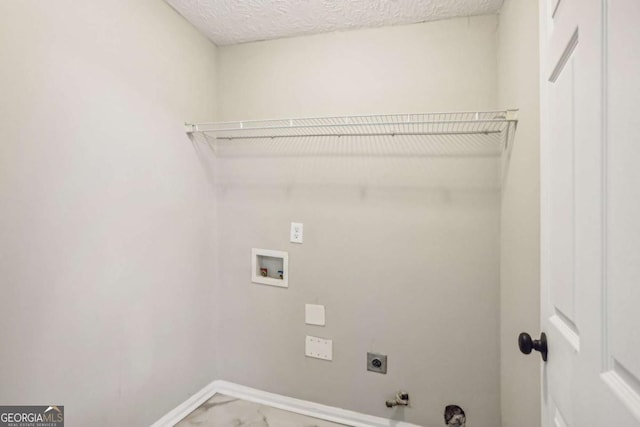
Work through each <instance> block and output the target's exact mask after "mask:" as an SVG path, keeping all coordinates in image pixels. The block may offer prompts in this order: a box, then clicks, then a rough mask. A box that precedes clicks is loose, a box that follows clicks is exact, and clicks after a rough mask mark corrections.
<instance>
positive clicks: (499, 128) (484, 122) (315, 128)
mask: <svg viewBox="0 0 640 427" xmlns="http://www.w3.org/2000/svg"><path fill="white" fill-rule="evenodd" d="M516 124H517V110H502V111H484V112H454V113H417V114H379V115H362V116H342V117H314V118H295V119H276V120H249V121H237V122H219V123H195V124H186V125H185V126H186V131H187V133H189V134H191V135H196V134H202V135H205V136H206V137H207V139H208V140H210V139H214V140H215V142H216V143H218V144H221V145H223V144H224V143H228V142H233V141H237V142H242V141H245V142H252V143H256V142H259V141H260V140H272V139H282V140H286V139H291V138H298V139H300V140H304V141H310V140H314V139H317V138H328V137H329V138H342V137H348V138H345V139H348V140H353V139H361V138H362V137H372V138H373V137H378V138H380V137H384V138H385V139H388V138H387V137H391V138H393V139H396V137H397V140H398V141H401V140H407V139H411V140H420V141H426V142H430V143H433V141H434V140H437V142H438V144H442V143H445V144H446V140H447V139H451V138H448V137H452V138H453V141H452V143H455V140H456V139H457V140H464V141H465V144H467V145H468V144H469V141H473V139H474V138H476V137H478V138H479V139H482V140H483V141H485V142H486V141H489V142H490V145H491V146H492V147H493V148H494V149H495V150H497V152H498V153H499V152H501V151H502V150H503V149H505V148H506V147H507V145H508V142H509V139H510V138H511V137H512V136H513V133H514V132H513V131H514V130H515V127H516Z"/></svg>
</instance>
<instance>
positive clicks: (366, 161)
mask: <svg viewBox="0 0 640 427" xmlns="http://www.w3.org/2000/svg"><path fill="white" fill-rule="evenodd" d="M496 26H497V18H496V17H495V16H486V17H476V18H471V19H467V18H463V19H456V20H450V21H441V22H434V23H428V24H420V25H413V26H404V27H392V28H384V29H373V30H363V31H353V32H345V33H333V34H325V35H318V36H311V37H301V38H292V39H284V40H276V41H269V42H260V43H251V44H245V45H238V46H233V47H224V48H220V49H219V62H218V67H219V68H218V81H219V87H218V91H219V98H218V100H219V115H220V119H222V120H232V119H251V118H274V117H290V116H294V117H295V116H307V115H308V116H313V115H335V114H351V113H353V114H355V113H358V114H359V113H390V112H415V111H447V110H466V109H471V110H474V109H491V108H494V107H495V106H496V95H497V87H496V72H497V70H496V66H497V57H496ZM390 143H392V142H390V141H369V143H368V144H367V143H365V144H364V145H359V144H358V143H355V142H353V141H351V142H349V143H347V142H344V141H343V142H342V143H340V144H338V143H327V142H326V141H325V142H318V141H303V142H300V141H293V142H283V141H273V142H267V143H266V144H265V143H263V144H262V148H260V149H257V148H256V147H252V148H251V149H248V150H242V149H241V147H240V146H241V144H236V145H234V148H231V149H229V148H227V149H220V151H219V152H218V158H217V159H216V165H215V169H216V179H217V181H216V185H217V196H218V199H217V208H218V220H219V235H218V243H219V245H220V258H219V259H220V269H219V276H218V277H219V280H220V291H221V293H220V296H219V298H220V299H222V300H223V301H224V306H223V307H221V311H220V312H219V314H220V317H219V322H220V325H221V328H220V330H219V335H218V337H217V340H216V341H217V342H218V343H219V346H220V353H219V359H218V362H219V369H220V371H219V372H220V373H221V377H222V378H223V379H227V380H231V381H236V382H239V383H242V384H246V385H249V386H255V387H258V388H261V389H266V390H269V391H273V392H278V393H282V394H285V395H290V396H295V397H299V398H303V399H309V400H313V401H317V402H321V403H325V404H329V405H335V406H339V407H344V408H349V409H352V410H357V411H361V412H365V413H371V414H375V415H379V416H385V417H392V418H397V419H405V420H408V421H411V422H416V423H419V424H422V425H427V426H437V425H442V423H443V421H442V414H443V411H444V406H445V405H447V404H450V403H458V404H460V405H461V406H463V408H465V410H466V411H467V415H468V418H469V424H470V425H473V426H475V427H495V426H497V425H499V424H500V414H499V400H500V397H499V348H498V345H499V342H498V336H499V330H498V328H499V305H498V303H499V211H500V208H499V199H500V190H499V186H500V177H499V166H498V160H497V159H495V158H488V159H487V158H465V157H445V158H433V157H429V156H424V155H421V154H420V151H421V150H420V149H419V148H416V147H413V146H402V147H400V148H398V147H397V142H396V145H389V144H390ZM234 144H235V143H234ZM296 144H297V145H296ZM300 144H302V145H300ZM349 144H353V145H349ZM345 145H346V146H349V147H356V149H355V152H356V153H358V154H357V155H352V154H353V153H351V154H349V153H348V150H346V149H345V148H344V147H345ZM380 150H382V151H386V152H387V153H388V152H391V153H392V154H394V155H385V156H379V155H378V154H379V152H380ZM394 150H397V151H394ZM309 153H311V155H309ZM319 154H320V155H319ZM291 221H297V222H303V223H304V225H305V242H304V244H302V245H294V244H290V243H288V232H289V223H290V222H291ZM252 247H260V248H267V249H279V250H286V251H289V256H290V258H289V262H290V274H289V283H290V287H289V289H286V290H285V289H280V288H273V287H266V286H262V285H256V284H252V283H250V251H251V248H252ZM305 303H318V304H324V305H326V309H327V326H326V327H324V328H320V327H312V326H306V325H305V324H304V304H305ZM306 334H309V335H318V336H322V337H326V338H331V339H333V340H334V360H333V361H332V362H325V361H320V360H314V359H308V358H305V356H304V338H305V335H306ZM367 351H378V352H382V353H386V354H388V356H389V372H388V374H387V375H386V376H382V375H379V374H373V373H368V372H367V371H366V367H365V361H366V352H367ZM399 389H406V390H407V391H408V392H409V393H410V394H411V398H412V407H411V408H407V409H399V410H390V409H387V408H385V406H384V401H385V400H386V399H389V398H391V397H393V395H394V394H395V392H396V391H397V390H399Z"/></svg>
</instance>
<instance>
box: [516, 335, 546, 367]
mask: <svg viewBox="0 0 640 427" xmlns="http://www.w3.org/2000/svg"><path fill="white" fill-rule="evenodd" d="M518 347H520V351H521V352H522V353H523V354H529V353H531V350H535V351H539V352H540V356H542V360H544V361H545V362H546V361H547V335H546V334H545V333H544V332H543V333H541V334H540V339H539V340H533V339H531V335H529V334H528V333H526V332H523V333H521V334H520V336H519V337H518Z"/></svg>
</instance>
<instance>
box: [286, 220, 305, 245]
mask: <svg viewBox="0 0 640 427" xmlns="http://www.w3.org/2000/svg"><path fill="white" fill-rule="evenodd" d="M302 232H303V224H302V223H299V222H292V223H291V238H290V239H289V241H290V242H291V243H302Z"/></svg>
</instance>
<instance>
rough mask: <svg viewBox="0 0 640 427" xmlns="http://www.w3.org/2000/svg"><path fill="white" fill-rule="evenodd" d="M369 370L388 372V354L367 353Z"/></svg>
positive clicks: (380, 372) (381, 372)
mask: <svg viewBox="0 0 640 427" xmlns="http://www.w3.org/2000/svg"><path fill="white" fill-rule="evenodd" d="M367 371H371V372H377V373H379V374H386V373H387V355H386V354H378V353H367Z"/></svg>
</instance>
